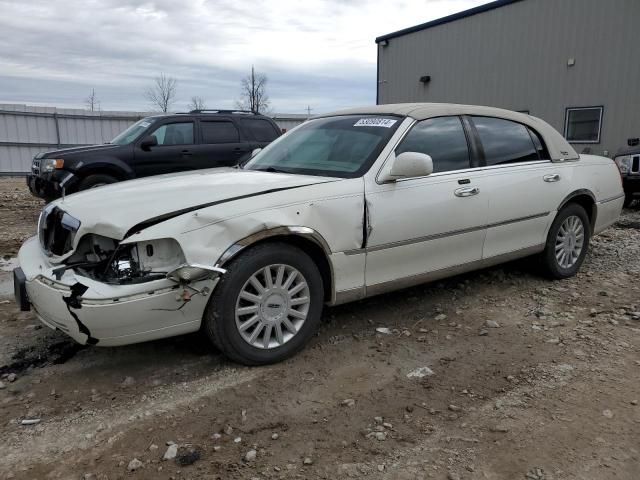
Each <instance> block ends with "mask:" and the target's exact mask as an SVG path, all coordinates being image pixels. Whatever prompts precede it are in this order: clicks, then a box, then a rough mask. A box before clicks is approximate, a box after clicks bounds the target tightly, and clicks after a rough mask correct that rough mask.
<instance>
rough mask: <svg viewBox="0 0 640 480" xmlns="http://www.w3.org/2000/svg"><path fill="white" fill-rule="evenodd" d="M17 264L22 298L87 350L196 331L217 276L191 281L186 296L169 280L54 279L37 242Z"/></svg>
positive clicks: (31, 243) (52, 268) (65, 276)
mask: <svg viewBox="0 0 640 480" xmlns="http://www.w3.org/2000/svg"><path fill="white" fill-rule="evenodd" d="M18 260H19V263H20V266H21V267H20V268H21V270H22V272H23V290H24V293H26V296H27V298H28V302H29V303H30V304H31V306H32V308H33V310H34V311H35V313H36V315H37V316H38V317H39V318H40V320H41V321H42V322H43V323H44V324H45V325H47V326H48V327H50V328H54V329H58V330H61V331H63V332H65V333H66V334H67V335H69V336H70V337H72V338H73V339H75V340H76V341H77V342H79V343H82V344H90V345H100V346H116V345H127V344H131V343H138V342H144V341H148V340H154V339H158V338H164V337H170V336H175V335H180V334H184V333H189V332H194V331H197V330H198V329H199V328H200V323H201V320H202V314H203V312H204V309H205V307H206V303H207V301H208V293H209V292H210V291H211V290H212V289H213V288H215V285H216V283H217V278H215V275H212V276H209V277H203V278H201V279H197V280H194V281H192V282H191V283H190V284H189V287H188V292H187V294H186V295H185V292H186V290H185V287H184V286H183V285H181V284H180V283H177V282H176V281H173V280H170V279H168V278H162V279H157V280H152V281H149V282H144V283H135V284H126V285H111V284H106V283H102V282H99V281H96V280H94V279H91V278H88V277H85V276H82V275H79V274H77V273H76V272H75V271H74V270H73V269H67V270H65V271H64V273H63V275H62V276H60V275H56V272H55V269H56V267H57V266H56V265H51V264H50V263H49V261H48V258H47V257H46V255H44V253H43V252H42V249H41V248H40V245H39V242H38V239H37V238H36V237H34V238H31V239H29V240H27V242H25V244H24V245H23V246H22V248H21V249H20V252H19V254H18ZM214 273H216V274H219V273H223V271H222V270H217V271H215V272H214ZM58 277H59V278H58Z"/></svg>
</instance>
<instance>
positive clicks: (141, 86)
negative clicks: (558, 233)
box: [0, 0, 483, 113]
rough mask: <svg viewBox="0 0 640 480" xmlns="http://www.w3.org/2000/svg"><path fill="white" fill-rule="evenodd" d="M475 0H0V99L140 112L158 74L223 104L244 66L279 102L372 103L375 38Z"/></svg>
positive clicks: (279, 106) (295, 109)
mask: <svg viewBox="0 0 640 480" xmlns="http://www.w3.org/2000/svg"><path fill="white" fill-rule="evenodd" d="M480 3H483V2H482V0H420V1H419V0H415V1H409V0H404V1H403V0H397V1H394V2H380V1H377V0H351V1H340V0H306V1H304V2H301V1H292V0H256V1H240V0H181V1H176V0H149V1H142V2H139V1H138V2H136V1H133V0H131V1H124V0H85V1H81V0H56V1H50V0H30V1H28V2H27V1H24V0H0V11H2V16H0V31H2V32H3V33H2V36H1V37H0V101H3V102H14V103H19V102H22V103H44V104H49V105H59V106H74V107H81V106H82V103H83V98H85V97H86V96H87V94H88V93H89V91H90V90H91V89H92V88H95V89H96V93H97V95H98V97H99V99H100V101H101V105H102V108H103V109H107V110H108V109H111V110H146V109H148V108H149V105H148V104H147V103H146V101H145V99H144V96H143V92H144V90H145V88H146V87H148V86H149V85H151V83H152V81H153V78H154V77H155V76H156V75H158V74H159V73H160V72H164V73H165V74H167V75H169V76H172V77H175V78H176V79H177V80H178V99H177V102H176V104H175V106H174V108H175V109H177V110H180V109H184V108H186V105H187V103H188V102H189V99H190V98H191V96H194V95H198V96H201V97H203V98H204V99H205V100H206V102H207V105H208V106H209V107H232V106H234V104H235V100H236V99H237V96H238V93H239V84H240V79H241V78H242V77H243V76H244V75H246V73H247V72H248V71H249V69H250V67H251V65H252V64H253V65H255V67H256V69H257V70H258V71H260V72H264V73H266V74H267V76H268V77H269V83H268V93H269V96H270V97H271V100H272V105H273V108H274V109H275V110H276V111H278V112H291V113H301V112H302V111H304V109H306V107H307V105H309V106H311V108H312V109H313V111H314V112H323V111H328V110H332V109H335V108H340V107H344V106H349V105H354V104H372V103H375V90H376V85H375V81H376V80H375V79H376V74H375V72H376V47H375V43H374V39H375V37H376V36H379V35H382V34H385V33H389V32H391V31H395V30H398V29H400V28H404V27H407V26H411V25H413V24H416V23H420V22H424V21H428V20H430V19H433V18H438V17H440V16H443V15H447V14H450V13H453V12H455V11H460V10H464V9H466V8H470V7H472V6H475V5H478V4H480Z"/></svg>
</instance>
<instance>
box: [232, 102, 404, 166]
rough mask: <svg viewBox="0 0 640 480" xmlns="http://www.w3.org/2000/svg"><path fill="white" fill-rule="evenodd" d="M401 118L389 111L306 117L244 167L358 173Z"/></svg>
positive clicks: (382, 144) (370, 159)
mask: <svg viewBox="0 0 640 480" xmlns="http://www.w3.org/2000/svg"><path fill="white" fill-rule="evenodd" d="M401 120H402V119H401V118H400V117H394V116H390V115H385V116H374V115H346V116H340V117H328V118H319V119H316V120H309V121H308V122H306V123H303V124H302V125H300V126H299V127H297V128H296V129H295V130H293V131H291V132H289V133H287V134H285V135H284V136H282V137H281V138H280V139H278V140H276V141H275V142H273V143H271V144H270V145H269V146H268V147H266V148H265V149H264V150H263V151H261V152H260V153H259V154H258V155H256V156H255V157H254V158H253V159H251V160H250V161H249V162H247V163H246V164H245V166H244V168H245V169H248V170H263V171H272V172H285V173H299V174H304V175H320V176H327V177H340V178H353V177H358V176H361V175H362V174H363V173H364V172H366V171H367V170H368V169H369V167H370V166H371V164H372V163H373V161H374V160H375V159H376V157H377V156H378V155H379V154H380V152H381V151H382V149H383V148H384V146H385V145H386V143H387V142H388V141H389V139H390V138H391V135H393V132H395V130H396V128H398V125H399V124H400V122H401Z"/></svg>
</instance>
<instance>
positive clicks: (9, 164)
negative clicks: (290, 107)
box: [0, 104, 307, 174]
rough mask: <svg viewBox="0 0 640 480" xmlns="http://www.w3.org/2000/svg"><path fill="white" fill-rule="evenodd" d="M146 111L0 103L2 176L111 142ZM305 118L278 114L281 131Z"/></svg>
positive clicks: (303, 116)
mask: <svg viewBox="0 0 640 480" xmlns="http://www.w3.org/2000/svg"><path fill="white" fill-rule="evenodd" d="M148 115H152V114H151V113H145V112H114V111H104V112H90V111H87V110H78V109H68V108H55V107H31V106H26V105H13V104H0V174H24V173H27V172H29V171H30V170H31V160H32V158H33V157H34V155H36V154H37V153H38V152H42V151H46V150H53V149H56V148H64V147H72V146H78V145H94V144H100V143H104V142H108V141H110V140H111V139H112V138H114V137H115V136H116V135H117V134H118V133H120V132H121V131H123V130H124V129H125V128H127V127H128V126H129V125H131V124H132V123H134V122H136V121H137V120H138V119H140V118H143V117H146V116H148ZM306 118H307V117H306V116H305V115H287V114H276V115H275V117H274V120H275V121H276V123H277V124H278V125H279V126H280V128H286V129H287V130H290V129H292V128H293V127H295V126H296V125H299V124H300V123H302V122H304V121H305V120H306Z"/></svg>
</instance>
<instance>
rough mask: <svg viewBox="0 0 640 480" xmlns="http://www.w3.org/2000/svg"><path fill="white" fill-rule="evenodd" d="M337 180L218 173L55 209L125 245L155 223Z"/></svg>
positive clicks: (111, 191) (135, 185)
mask: <svg viewBox="0 0 640 480" xmlns="http://www.w3.org/2000/svg"><path fill="white" fill-rule="evenodd" d="M331 180H335V179H332V178H327V177H315V176H307V175H291V174H283V173H271V172H259V171H252V170H240V169H234V168H218V169H209V170H198V171H197V172H184V173H179V174H170V175H160V176H156V177H149V178H145V179H140V180H131V181H126V182H121V183H117V184H113V185H106V186H104V187H98V188H95V189H91V190H87V191H84V192H80V193H76V194H74V195H70V196H68V197H66V198H65V199H59V200H57V201H56V202H54V204H55V205H56V206H57V207H59V208H61V209H62V210H64V211H65V212H67V213H69V214H70V215H71V216H73V217H75V218H76V219H78V220H80V223H81V225H80V231H79V232H78V234H79V235H77V238H80V237H82V235H83V234H84V233H85V232H92V233H97V234H100V235H104V236H107V237H110V238H114V239H118V240H121V239H122V238H124V236H125V235H126V234H127V232H128V231H129V230H130V229H131V228H132V227H134V226H136V225H139V224H144V222H147V221H148V220H150V219H154V218H156V217H164V216H168V217H169V218H170V217H171V216H176V214H177V215H179V214H180V213H179V212H180V211H182V210H186V211H191V210H192V209H197V208H205V207H207V206H210V205H211V204H216V203H217V202H224V201H226V200H230V201H232V200H234V199H238V198H243V197H246V196H248V195H254V194H260V193H270V192H272V191H278V190H280V189H288V188H294V187H298V186H303V185H313V184H316V183H323V182H327V181H331Z"/></svg>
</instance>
